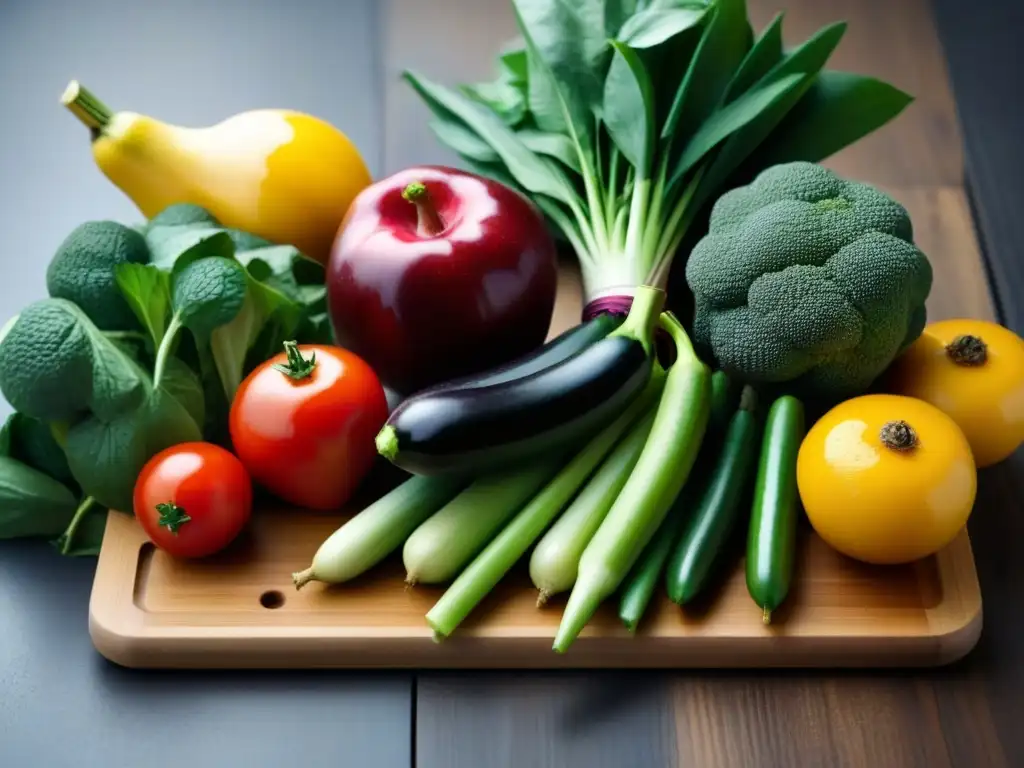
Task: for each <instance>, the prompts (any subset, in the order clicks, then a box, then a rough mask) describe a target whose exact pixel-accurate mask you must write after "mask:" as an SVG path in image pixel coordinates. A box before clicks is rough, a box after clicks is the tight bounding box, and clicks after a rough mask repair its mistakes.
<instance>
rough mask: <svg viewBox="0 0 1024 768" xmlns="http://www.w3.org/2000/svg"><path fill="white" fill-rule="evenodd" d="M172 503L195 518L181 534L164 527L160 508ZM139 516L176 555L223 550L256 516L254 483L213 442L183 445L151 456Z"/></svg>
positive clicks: (140, 489) (138, 493) (139, 489)
mask: <svg viewBox="0 0 1024 768" xmlns="http://www.w3.org/2000/svg"><path fill="white" fill-rule="evenodd" d="M167 502H173V503H174V504H176V505H177V506H179V507H181V508H182V509H184V510H185V513H186V514H187V515H188V516H189V517H190V518H191V520H189V521H187V522H186V523H184V524H182V525H181V527H180V528H178V530H177V532H176V533H175V532H172V531H171V530H170V529H169V528H167V527H165V526H161V525H159V520H160V512H159V511H157V508H156V506H157V504H164V503H167ZM133 506H134V508H135V518H136V519H137V520H138V521H139V524H140V525H141V526H142V529H143V530H144V531H145V532H146V535H147V536H148V537H149V539H150V541H152V542H153V543H154V544H155V545H156V546H158V547H159V548H160V549H162V550H164V551H166V552H167V553H168V554H170V555H172V556H174V557H180V558H199V557H207V556H208V555H212V554H214V553H215V552H219V551H220V550H222V549H223V548H224V547H226V546H227V545H228V544H230V543H231V542H232V541H233V540H234V539H235V537H237V536H238V534H239V533H240V532H241V531H242V529H243V528H245V526H246V524H247V523H248V522H249V518H250V516H251V514H252V481H251V480H250V478H249V474H248V473H247V472H246V471H245V467H243V466H242V463H241V462H240V461H239V460H238V459H237V458H236V457H235V456H234V455H233V454H231V453H230V452H229V451H227V450H225V449H224V448H221V447H220V446H218V445H213V444H212V443H200V442H195V443H181V444H179V445H175V446H172V447H170V448H167V449H166V450H163V451H161V452H160V453H158V454H156V455H155V456H153V458H151V459H150V460H149V461H148V462H146V465H145V466H144V467H143V468H142V472H140V473H139V478H138V480H137V481H136V482H135V492H134V505H133Z"/></svg>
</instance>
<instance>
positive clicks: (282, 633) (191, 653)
mask: <svg viewBox="0 0 1024 768" xmlns="http://www.w3.org/2000/svg"><path fill="white" fill-rule="evenodd" d="M579 313H580V302H579V290H578V281H577V280H576V276H575V275H574V274H572V273H570V272H567V271H566V272H563V274H562V285H561V287H560V290H559V301H558V304H557V306H556V310H555V317H554V320H553V323H552V335H553V334H555V333H557V332H559V331H561V330H562V329H564V328H566V327H568V326H569V325H570V324H571V323H573V322H574V321H575V318H578V317H579ZM364 503H365V502H364ZM358 508H360V507H359V506H356V507H355V508H354V509H352V510H349V511H348V512H346V513H345V514H337V515H335V514H323V513H314V512H308V511H304V510H297V509H289V508H287V507H282V506H274V505H272V504H271V505H266V504H264V505H261V506H259V507H258V508H257V509H256V510H255V512H254V519H253V523H252V525H251V527H250V529H249V530H248V531H247V532H246V533H245V534H244V535H243V536H242V537H241V538H240V539H239V540H238V541H236V542H235V544H234V545H232V546H231V547H230V548H229V549H228V550H226V551H224V552H222V553H220V554H219V555H217V556H215V557H212V558H209V559H207V560H204V561H200V562H184V561H176V560H174V559H173V558H170V557H168V556H167V555H166V554H165V553H164V552H162V551H159V550H157V549H155V548H154V547H153V546H152V545H151V544H150V543H149V542H148V541H147V539H146V537H145V534H144V533H143V532H142V529H141V528H140V527H139V525H138V524H137V523H136V522H135V520H134V518H133V517H131V516H129V515H124V514H121V513H119V512H111V513H110V515H109V518H108V521H107V529H106V535H105V536H104V540H103V548H102V551H101V552H100V556H99V562H98V565H97V570H96V577H95V582H94V585H93V592H92V597H91V601H90V606H89V631H90V634H91V636H92V640H93V643H94V644H95V646H96V648H97V649H98V650H99V652H100V653H102V654H103V655H104V656H106V657H107V658H108V659H110V660H111V661H114V662H116V663H118V664H122V665H125V666H129V667H165V668H166V667H178V668H183V667H187V668H288V667H290V668H297V667H353V668H357V667H405V668H459V667H461V668H470V667H476V668H552V667H578V668H583V667H591V668H592V667H614V668H625V667H664V668H682V667H863V666H922V665H938V664H944V663H948V662H951V661H954V660H956V659H958V658H960V657H961V656H963V655H964V654H966V653H967V652H968V651H969V650H970V649H971V648H972V647H973V646H974V644H975V643H976V642H977V640H978V637H979V634H980V632H981V594H980V590H979V586H978V580H977V575H976V573H975V568H974V558H973V555H972V553H971V546H970V543H969V540H968V536H967V533H966V531H965V532H964V533H962V534H961V535H960V536H959V537H958V538H957V539H956V540H955V541H954V542H953V543H952V544H951V545H950V546H948V547H947V548H946V549H945V550H943V551H942V552H940V553H938V554H937V555H936V556H935V557H931V558H928V559H926V560H923V561H921V562H918V563H914V564H912V565H907V566H899V567H889V568H880V567H870V566H866V565H862V564H860V563H857V562H855V561H852V560H849V559H847V558H844V557H842V556H841V555H839V554H837V553H836V552H834V551H833V550H832V549H830V548H829V547H828V546H826V545H825V544H824V543H823V542H822V541H821V540H820V539H818V538H817V537H816V536H815V535H814V534H813V533H811V532H810V531H808V530H803V531H802V532H801V538H800V548H799V555H798V559H797V563H796V572H795V575H794V583H793V588H792V591H791V593H790V596H789V598H788V600H787V602H786V604H785V605H784V606H783V607H782V608H781V609H780V610H779V611H777V612H776V614H774V615H773V621H772V624H771V625H770V626H765V625H764V624H763V623H762V621H761V611H760V609H759V608H758V607H757V606H755V605H754V604H753V602H752V601H751V599H750V597H749V596H748V595H747V591H746V583H745V580H744V573H743V567H742V561H741V560H740V559H738V558H737V559H736V560H735V561H734V562H733V563H731V564H730V565H731V571H729V572H727V573H726V574H724V578H722V579H720V582H721V583H720V585H719V586H718V587H717V588H716V589H715V590H713V591H712V592H711V593H709V595H708V596H707V599H706V600H705V601H704V604H703V605H701V606H699V607H697V608H695V609H690V610H688V611H687V612H685V613H684V612H683V611H682V610H681V609H680V608H679V607H678V606H676V605H674V604H672V603H671V602H670V601H669V600H668V598H667V597H665V596H664V595H663V594H662V595H659V596H657V597H656V599H655V600H654V601H652V604H651V606H650V607H649V608H648V613H647V615H646V616H645V621H644V623H643V626H642V627H641V629H640V630H639V631H638V632H637V634H636V636H631V635H630V634H629V633H628V632H627V631H626V630H625V628H624V627H623V626H622V625H621V624H620V622H619V620H618V618H617V617H616V610H617V604H616V603H615V601H614V600H612V601H609V603H607V604H606V605H605V606H604V607H603V609H602V610H601V612H600V613H599V614H598V615H597V616H596V617H595V618H594V619H593V621H592V622H591V624H590V626H589V627H588V628H587V629H586V630H585V631H584V632H583V634H582V635H581V636H580V637H579V639H578V640H577V641H576V642H575V643H574V644H573V646H572V648H570V650H569V652H568V653H567V654H565V655H558V654H555V653H554V652H553V651H552V650H551V643H552V640H553V638H554V634H555V629H556V627H557V626H558V623H559V620H560V617H561V612H562V608H563V606H564V605H565V596H564V595H563V596H561V599H558V598H556V599H552V600H551V601H550V602H549V603H548V605H547V606H546V607H545V608H543V609H538V608H537V607H536V591H535V590H534V589H533V587H532V585H531V584H530V581H529V577H528V575H527V573H526V570H525V567H524V566H522V565H521V566H520V567H519V568H518V569H517V570H514V571H513V572H512V573H510V574H509V575H508V576H507V577H506V578H505V579H504V580H503V582H502V583H501V584H499V586H498V587H497V588H496V589H495V590H494V592H493V593H492V594H491V595H490V596H489V597H488V598H487V600H485V602H483V603H481V604H480V605H479V606H478V607H477V609H476V611H474V613H473V614H471V615H470V617H469V618H468V619H467V620H466V621H465V622H464V623H463V624H462V626H460V627H459V629H458V630H457V631H456V633H455V634H454V635H453V636H452V637H450V638H448V639H447V640H445V641H444V642H442V643H435V642H434V641H433V639H432V633H431V630H430V628H429V627H428V626H427V624H426V621H425V620H424V614H426V612H427V611H428V610H429V609H430V607H431V606H432V605H433V603H434V602H435V601H436V600H437V598H438V597H440V595H441V593H442V590H441V588H431V587H424V586H417V587H415V588H412V589H407V588H406V587H405V585H404V575H405V574H404V570H403V568H402V563H401V558H400V553H397V554H396V555H395V556H394V557H392V558H390V559H388V560H386V561H385V562H383V563H381V564H380V565H379V566H378V567H377V568H375V569H374V570H372V571H371V572H368V573H367V574H365V575H364V576H362V577H360V578H359V579H356V580H354V581H352V582H350V583H349V584H343V585H337V586H333V587H325V586H324V585H322V584H317V583H313V584H310V585H309V586H307V587H305V588H304V589H303V590H302V591H296V590H295V588H294V587H293V585H292V582H291V574H292V573H293V572H294V571H298V570H301V569H303V568H305V567H306V566H307V565H308V564H309V561H310V559H311V558H312V556H313V554H314V553H315V552H316V550H317V548H318V547H319V546H320V543H321V542H322V541H323V540H324V539H325V538H327V536H329V535H330V533H331V532H332V531H333V530H334V529H335V528H337V527H338V526H339V525H340V524H341V523H342V521H343V520H344V518H345V516H346V515H347V514H352V513H353V512H354V511H356V509H358Z"/></svg>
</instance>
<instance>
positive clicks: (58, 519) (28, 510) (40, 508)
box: [0, 456, 77, 539]
mask: <svg viewBox="0 0 1024 768" xmlns="http://www.w3.org/2000/svg"><path fill="white" fill-rule="evenodd" d="M76 507H77V502H76V501H75V497H74V496H73V495H72V493H71V491H69V490H68V489H67V488H66V487H65V486H64V485H62V484H61V483H59V482H57V481H56V480H54V479H53V478H52V477H49V476H48V475H45V474H43V473H42V472H40V471H39V470H37V469H32V468H31V467H29V466H28V465H27V464H23V463H22V462H20V461H18V460H17V459H14V458H11V457H10V456H0V539H16V538H22V537H35V536H48V537H52V536H57V535H58V534H60V533H61V532H62V531H63V530H64V529H65V527H67V524H68V522H70V520H71V518H72V516H73V515H74V514H75V508H76Z"/></svg>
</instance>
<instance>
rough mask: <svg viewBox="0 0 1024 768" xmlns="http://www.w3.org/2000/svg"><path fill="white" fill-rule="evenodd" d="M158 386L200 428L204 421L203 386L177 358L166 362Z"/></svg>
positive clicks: (193, 373)
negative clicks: (175, 401)
mask: <svg viewBox="0 0 1024 768" xmlns="http://www.w3.org/2000/svg"><path fill="white" fill-rule="evenodd" d="M160 386H161V387H162V388H163V389H164V391H166V392H167V394H168V395H170V396H171V397H173V398H174V399H175V400H177V401H178V403H179V404H180V405H181V407H182V408H184V409H185V411H186V412H187V413H188V415H189V416H191V417H192V421H194V422H195V423H196V424H197V425H199V426H200V427H201V426H202V425H203V424H204V423H205V421H206V403H205V400H204V397H203V386H202V384H201V383H200V381H199V377H198V376H197V375H196V374H195V372H194V371H193V370H192V369H191V368H189V367H188V365H186V364H185V362H184V361H182V360H180V359H178V358H177V357H172V358H170V359H168V360H167V365H166V367H165V368H164V370H163V375H162V376H161V378H160Z"/></svg>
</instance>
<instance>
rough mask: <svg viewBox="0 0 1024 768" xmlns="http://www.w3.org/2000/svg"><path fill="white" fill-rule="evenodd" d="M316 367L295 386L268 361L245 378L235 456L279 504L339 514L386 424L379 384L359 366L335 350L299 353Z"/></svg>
mask: <svg viewBox="0 0 1024 768" xmlns="http://www.w3.org/2000/svg"><path fill="white" fill-rule="evenodd" d="M299 351H300V352H301V353H302V356H303V357H304V358H307V359H308V358H309V357H310V356H311V355H312V354H313V353H314V352H315V353H316V366H315V367H314V368H313V372H312V373H311V374H310V376H308V377H307V378H304V379H293V378H291V377H290V376H288V375H287V374H285V373H282V372H281V371H278V370H276V369H275V368H274V367H273V366H274V365H277V364H281V363H285V362H286V355H285V354H284V353H283V352H282V353H281V354H279V355H275V356H274V357H272V358H270V359H269V360H267V361H266V362H265V363H263V364H262V365H260V366H259V367H257V368H256V369H255V370H254V371H253V372H252V373H250V374H249V375H248V376H247V377H246V378H245V380H244V381H243V382H242V384H241V386H240V387H239V388H238V392H237V393H236V394H235V399H234V401H233V402H232V404H231V413H230V418H229V427H230V430H231V442H232V445H233V446H234V449H235V453H236V454H237V455H238V457H239V458H240V459H241V460H242V463H243V464H244V465H245V467H246V469H248V471H249V473H250V474H251V475H252V478H253V480H255V481H256V482H257V483H259V484H260V485H262V486H263V487H264V488H266V489H267V490H268V491H270V492H271V493H272V494H274V495H275V496H277V497H278V498H279V499H281V500H282V501H286V502H288V503H290V504H294V505H296V506H300V507H306V508H308V509H319V510H331V509H338V508H339V507H341V506H342V505H343V504H344V503H345V502H346V501H348V499H349V498H350V497H351V495H352V493H353V492H354V491H355V489H356V488H357V487H358V486H359V483H360V482H361V481H362V480H363V478H364V477H365V476H366V474H367V473H368V472H369V471H370V467H371V466H372V464H373V462H374V460H375V459H376V457H377V449H376V446H375V445H374V438H375V437H376V436H377V433H378V432H379V431H380V428H381V427H382V426H383V425H384V422H385V420H387V417H388V405H387V398H386V396H385V394H384V388H383V387H382V386H381V383H380V380H379V379H378V378H377V375H376V374H375V373H374V372H373V369H371V368H370V366H369V365H367V364H366V362H365V361H364V360H362V359H361V358H359V357H358V356H356V355H354V354H353V353H351V352H348V351H347V350H344V349H339V348H338V347H332V346H327V345H319V344H305V345H299Z"/></svg>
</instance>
